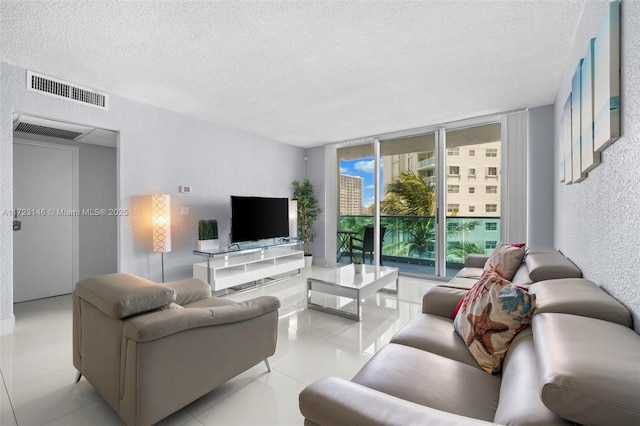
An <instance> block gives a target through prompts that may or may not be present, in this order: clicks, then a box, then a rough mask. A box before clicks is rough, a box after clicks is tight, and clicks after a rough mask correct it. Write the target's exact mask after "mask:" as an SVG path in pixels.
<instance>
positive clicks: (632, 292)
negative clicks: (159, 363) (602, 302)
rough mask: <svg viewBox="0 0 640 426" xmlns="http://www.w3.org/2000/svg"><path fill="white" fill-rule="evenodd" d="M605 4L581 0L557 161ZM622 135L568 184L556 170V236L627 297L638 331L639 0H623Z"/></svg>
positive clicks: (591, 273)
mask: <svg viewBox="0 0 640 426" xmlns="http://www.w3.org/2000/svg"><path fill="white" fill-rule="evenodd" d="M606 7H607V4H606V2H605V3H602V2H598V3H596V2H586V3H585V10H584V13H583V16H582V20H581V22H580V24H579V26H578V28H577V32H576V38H575V41H574V45H573V47H572V51H571V58H570V61H569V62H568V63H567V69H565V72H564V77H563V83H562V86H561V87H560V91H559V93H558V97H557V98H556V103H555V114H554V115H555V124H556V137H555V140H556V143H555V145H556V155H557V157H556V158H557V161H556V163H557V164H558V165H559V164H560V162H559V161H560V159H561V158H562V157H561V152H562V151H561V149H560V135H559V128H560V120H561V118H562V108H563V105H564V101H565V100H566V98H567V96H568V93H569V92H570V83H571V76H572V75H573V72H574V71H575V68H576V66H577V63H578V60H579V58H581V57H582V56H583V55H584V52H586V47H587V43H588V40H589V39H590V38H591V37H594V36H595V35H596V34H597V31H598V26H599V24H600V21H601V19H602V16H603V15H604V13H605V11H606ZM621 21H622V25H621V37H622V39H621V45H622V46H621V50H622V51H621V72H622V75H621V88H622V89H621V95H622V96H621V103H622V106H621V118H622V123H621V125H622V127H621V128H622V137H621V138H620V139H618V140H617V141H616V142H615V143H614V144H613V145H611V146H610V147H608V148H607V149H606V150H605V151H604V153H603V155H602V163H601V164H600V165H599V166H598V167H597V168H596V169H595V170H593V171H592V172H591V173H589V176H588V178H587V179H586V180H584V181H582V182H580V183H578V184H573V185H565V184H564V183H560V182H559V179H560V178H559V167H556V176H555V188H556V192H555V197H556V198H555V203H556V212H555V244H556V247H558V248H559V249H560V250H562V251H563V252H564V253H565V254H566V255H567V256H568V257H569V258H571V259H572V260H573V261H574V262H576V263H577V264H578V265H579V266H580V268H581V269H582V270H583V272H584V275H585V277H587V278H589V279H591V280H593V281H594V282H596V283H597V284H599V285H600V286H602V287H603V288H604V289H605V290H607V291H608V292H609V293H610V294H612V295H613V296H614V297H616V298H617V299H618V300H620V301H621V302H622V303H624V304H625V305H626V306H627V308H629V309H630V310H631V311H632V312H633V315H634V327H635V329H636V331H640V285H639V283H640V245H639V244H638V241H639V240H640V184H639V183H638V182H639V181H640V175H639V173H638V172H639V171H640V167H639V165H640V2H639V1H626V0H623V1H622V4H621Z"/></svg>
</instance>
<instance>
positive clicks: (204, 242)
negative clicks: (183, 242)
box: [198, 219, 220, 250]
mask: <svg viewBox="0 0 640 426" xmlns="http://www.w3.org/2000/svg"><path fill="white" fill-rule="evenodd" d="M219 246H220V245H219V243H218V221H217V220H215V219H207V220H199V221H198V250H215V249H217V248H218V247H219Z"/></svg>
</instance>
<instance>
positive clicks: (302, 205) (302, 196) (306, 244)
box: [293, 179, 322, 267]
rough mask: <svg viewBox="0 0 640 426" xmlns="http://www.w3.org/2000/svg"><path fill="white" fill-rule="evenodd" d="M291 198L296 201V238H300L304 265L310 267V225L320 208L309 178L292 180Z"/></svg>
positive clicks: (312, 237) (315, 218)
mask: <svg viewBox="0 0 640 426" xmlns="http://www.w3.org/2000/svg"><path fill="white" fill-rule="evenodd" d="M293 199H294V200H296V201H297V202H298V238H300V239H301V240H302V246H303V250H304V256H305V257H304V260H305V267H310V266H311V264H312V263H313V256H312V254H311V242H312V241H313V239H314V237H315V234H314V233H313V230H312V229H311V227H312V226H313V224H314V223H315V222H316V220H317V219H318V214H320V212H321V211H322V210H321V209H320V206H319V203H318V199H317V198H316V196H315V194H314V193H313V184H312V183H311V182H309V179H304V180H302V181H295V182H293Z"/></svg>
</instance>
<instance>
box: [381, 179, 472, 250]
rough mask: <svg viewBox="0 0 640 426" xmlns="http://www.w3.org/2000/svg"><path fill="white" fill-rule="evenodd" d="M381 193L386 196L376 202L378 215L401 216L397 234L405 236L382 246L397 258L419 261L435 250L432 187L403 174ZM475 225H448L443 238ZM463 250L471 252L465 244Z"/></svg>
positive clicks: (470, 223)
mask: <svg viewBox="0 0 640 426" xmlns="http://www.w3.org/2000/svg"><path fill="white" fill-rule="evenodd" d="M385 192H386V196H385V197H384V200H382V202H381V203H380V210H381V212H382V213H384V214H386V215H392V216H402V218H401V219H400V226H399V227H398V228H399V229H397V233H398V234H400V233H405V234H406V235H407V237H408V238H407V241H399V242H397V243H395V244H392V245H390V246H386V247H387V248H393V249H395V252H396V253H397V254H398V255H401V256H412V255H413V256H417V257H421V258H424V257H425V255H426V254H427V252H433V251H435V242H436V228H435V217H434V211H435V193H434V187H433V185H431V184H429V183H427V182H426V181H425V180H424V179H423V178H422V177H420V175H418V174H417V173H415V172H413V171H404V172H402V173H401V174H400V175H399V176H397V177H395V178H394V179H393V181H392V182H391V183H389V184H388V185H387V187H386V189H385ZM478 224H479V222H478V221H473V222H468V223H460V224H457V223H456V224H452V226H447V236H453V235H455V234H458V233H464V232H465V231H467V230H468V229H470V228H473V227H474V226H477V225H478ZM465 247H466V248H467V250H475V248H472V247H471V246H469V245H467V244H465ZM478 249H479V248H478ZM467 252H471V251H467ZM462 258H463V259H464V257H462Z"/></svg>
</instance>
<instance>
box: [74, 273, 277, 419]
mask: <svg viewBox="0 0 640 426" xmlns="http://www.w3.org/2000/svg"><path fill="white" fill-rule="evenodd" d="M279 307H280V301H279V300H278V299H277V298H275V297H270V296H261V297H258V298H255V299H252V300H248V301H246V302H242V303H237V302H232V301H229V300H226V299H222V298H218V297H211V287H210V286H209V285H208V284H207V283H205V282H204V281H201V280H196V279H193V280H184V281H178V282H173V283H167V284H158V283H155V282H152V281H148V280H145V279H143V278H140V277H137V276H134V275H130V274H123V273H117V274H108V275H101V276H98V277H94V278H90V279H86V280H83V281H81V282H79V283H78V284H77V286H76V289H75V291H74V292H73V365H74V366H75V367H76V369H77V370H78V376H77V380H80V378H81V377H82V376H84V377H85V378H86V379H87V380H88V381H89V383H91V384H92V385H93V386H94V387H95V388H96V390H97V391H98V392H99V393H100V394H101V395H102V396H103V397H104V399H105V400H106V401H107V402H108V403H109V405H111V407H112V408H113V409H114V410H115V411H116V412H117V413H118V415H119V416H120V418H121V419H122V420H123V421H124V422H125V423H126V424H127V425H150V424H153V423H156V422H158V421H159V420H161V419H163V418H165V417H166V416H168V415H170V414H172V413H174V412H175V411H178V410H179V409H181V408H182V407H184V406H185V405H187V404H189V403H191V402H192V401H194V400H196V399H198V398H199V397H201V396H202V395H204V394H206V393H208V392H210V391H211V390H213V389H214V388H216V387H217V386H219V385H220V384H222V383H224V382H226V381H227V380H229V379H231V378H233V377H235V376H236V375H238V374H240V373H242V372H243V371H245V370H247V369H249V368H250V367H252V366H254V365H256V364H258V363H260V362H261V361H264V362H265V365H266V367H267V369H268V370H269V371H270V367H269V362H268V360H267V358H268V357H270V356H271V355H273V353H274V352H275V348H276V339H277V330H278V308H279Z"/></svg>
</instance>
